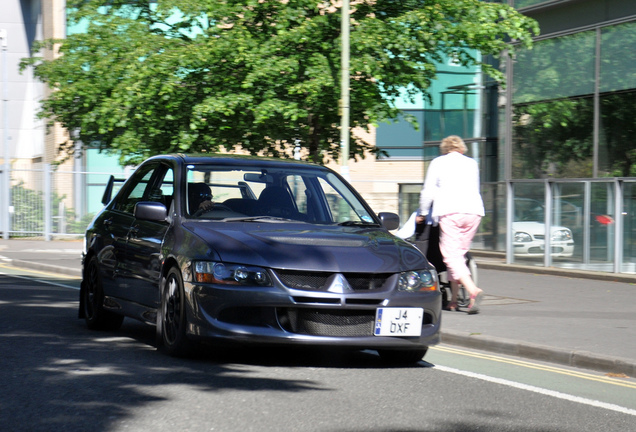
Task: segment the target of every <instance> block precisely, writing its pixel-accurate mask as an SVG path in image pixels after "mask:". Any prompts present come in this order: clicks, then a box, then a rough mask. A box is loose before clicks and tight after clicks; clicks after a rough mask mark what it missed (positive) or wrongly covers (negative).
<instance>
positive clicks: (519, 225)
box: [512, 222, 570, 236]
mask: <svg viewBox="0 0 636 432" xmlns="http://www.w3.org/2000/svg"><path fill="white" fill-rule="evenodd" d="M512 229H513V231H523V232H525V233H528V234H530V235H532V236H534V235H544V234H545V224H544V223H542V222H513V223H512ZM560 230H568V231H570V229H569V228H567V227H564V226H560V225H552V232H553V233H554V232H556V231H560Z"/></svg>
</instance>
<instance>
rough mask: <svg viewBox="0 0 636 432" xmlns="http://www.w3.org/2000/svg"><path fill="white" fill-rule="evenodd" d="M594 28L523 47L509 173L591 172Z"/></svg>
mask: <svg viewBox="0 0 636 432" xmlns="http://www.w3.org/2000/svg"><path fill="white" fill-rule="evenodd" d="M595 53H596V32H595V31H588V32H582V33H578V34H575V35H571V36H566V37H561V38H555V39H549V40H546V41H542V42H538V43H536V45H535V47H534V49H532V50H521V51H520V52H519V54H518V56H517V58H516V61H515V63H514V78H513V99H512V101H513V119H512V121H513V124H512V128H513V129H512V131H513V148H512V167H511V168H512V170H511V173H512V177H513V178H544V177H556V178H564V177H575V178H576V177H592V176H593V155H594V97H593V96H594V91H595Z"/></svg>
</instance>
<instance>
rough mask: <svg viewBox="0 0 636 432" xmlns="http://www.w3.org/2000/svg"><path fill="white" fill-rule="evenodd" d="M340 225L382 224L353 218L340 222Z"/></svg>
mask: <svg viewBox="0 0 636 432" xmlns="http://www.w3.org/2000/svg"><path fill="white" fill-rule="evenodd" d="M338 225H340V226H380V224H377V223H375V222H364V221H352V220H348V221H344V222H340V223H339V224H338Z"/></svg>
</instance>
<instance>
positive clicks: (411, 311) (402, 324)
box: [373, 308, 424, 336]
mask: <svg viewBox="0 0 636 432" xmlns="http://www.w3.org/2000/svg"><path fill="white" fill-rule="evenodd" d="M423 317H424V309H422V308H378V309H377V310H376V311H375V329H374V331H373V334H374V335H375V336H420V335H421V334H422V318H423Z"/></svg>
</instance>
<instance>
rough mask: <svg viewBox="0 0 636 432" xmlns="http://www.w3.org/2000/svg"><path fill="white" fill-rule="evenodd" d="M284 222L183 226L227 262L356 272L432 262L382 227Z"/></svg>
mask: <svg viewBox="0 0 636 432" xmlns="http://www.w3.org/2000/svg"><path fill="white" fill-rule="evenodd" d="M281 225H283V224H282V223H260V222H259V223H256V222H247V223H246V222H187V223H185V224H184V227H185V228H186V229H187V230H189V231H191V232H192V234H194V235H195V236H196V237H197V238H198V239H199V240H200V241H201V242H203V243H205V244H206V245H207V248H209V251H210V256H214V255H215V253H216V255H217V256H218V258H219V259H220V260H222V261H224V262H234V263H241V264H247V265H257V266H262V267H271V268H278V269H288V270H305V271H326V272H356V273H357V272H359V273H395V272H400V271H406V270H413V269H422V268H426V267H427V266H428V265H427V261H426V258H424V256H423V255H422V254H421V253H420V252H419V251H418V250H417V249H415V248H414V247H413V246H412V245H410V244H409V243H407V242H405V241H404V240H402V239H399V238H397V237H395V236H393V235H392V234H390V233H389V232H387V231H385V230H384V229H381V228H377V227H351V226H349V227H344V226H322V225H310V224H304V223H299V224H296V223H284V228H282V227H281ZM193 258H196V257H193ZM200 258H202V257H199V259H200Z"/></svg>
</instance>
